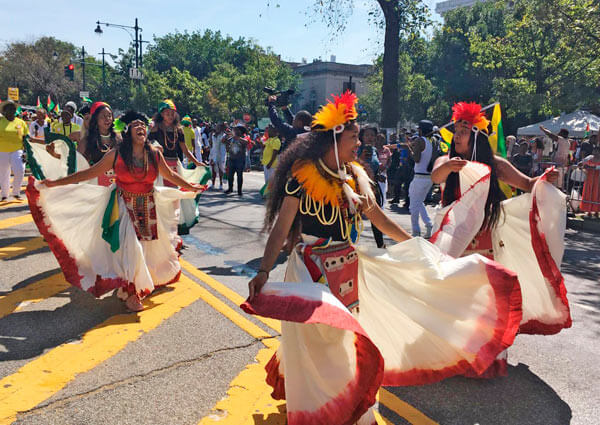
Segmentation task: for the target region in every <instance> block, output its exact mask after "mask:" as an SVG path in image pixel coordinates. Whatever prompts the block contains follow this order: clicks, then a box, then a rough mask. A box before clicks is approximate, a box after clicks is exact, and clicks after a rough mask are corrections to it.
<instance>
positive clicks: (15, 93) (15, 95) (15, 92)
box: [8, 87, 19, 102]
mask: <svg viewBox="0 0 600 425" xmlns="http://www.w3.org/2000/svg"><path fill="white" fill-rule="evenodd" d="M8 98H9V99H10V100H14V101H15V102H18V101H19V88H18V87H9V88H8Z"/></svg>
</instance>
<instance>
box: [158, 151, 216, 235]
mask: <svg viewBox="0 0 600 425" xmlns="http://www.w3.org/2000/svg"><path fill="white" fill-rule="evenodd" d="M176 171H177V174H179V175H180V176H181V177H183V179H184V180H185V181H186V182H188V183H193V184H202V185H203V184H206V183H207V182H208V180H210V178H211V171H210V169H209V168H208V167H196V168H194V169H193V170H189V169H187V168H183V166H182V165H181V161H177V170H176ZM157 185H158V186H163V179H162V177H161V176H158V178H157ZM199 200H200V194H198V195H196V196H195V197H194V198H191V199H182V200H181V201H180V205H179V209H180V215H179V226H178V233H179V234H180V235H187V234H188V233H190V229H191V228H192V227H194V226H195V225H196V224H197V223H198V220H199V217H200V212H199V211H198V202H199Z"/></svg>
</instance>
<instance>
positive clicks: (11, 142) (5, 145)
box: [0, 117, 29, 152]
mask: <svg viewBox="0 0 600 425" xmlns="http://www.w3.org/2000/svg"><path fill="white" fill-rule="evenodd" d="M27 134H29V129H28V128H27V123H25V121H23V120H22V119H21V118H16V117H15V119H14V120H12V121H9V120H7V119H6V118H5V117H0V152H15V151H18V150H19V149H23V137H25V136H27Z"/></svg>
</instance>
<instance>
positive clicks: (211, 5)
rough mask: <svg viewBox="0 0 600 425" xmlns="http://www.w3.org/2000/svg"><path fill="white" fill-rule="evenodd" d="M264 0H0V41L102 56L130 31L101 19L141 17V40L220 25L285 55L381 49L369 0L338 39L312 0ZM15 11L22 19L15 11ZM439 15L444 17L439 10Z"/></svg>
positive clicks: (367, 59)
mask: <svg viewBox="0 0 600 425" xmlns="http://www.w3.org/2000/svg"><path fill="white" fill-rule="evenodd" d="M425 2H426V3H427V4H428V5H430V6H433V5H435V3H436V1H434V0H426V1H425ZM267 3H268V0H247V1H243V0H212V1H206V0H200V1H194V0H192V1H189V2H183V3H182V2H169V1H165V0H160V1H159V0H144V1H141V0H129V1H114V0H105V1H102V2H90V1H85V2H78V1H73V0H71V1H65V0H55V1H51V2H49V1H39V0H34V1H33V2H28V7H27V8H26V9H27V11H25V10H24V8H23V5H22V4H21V3H20V2H18V1H14V0H0V10H2V11H3V15H4V16H7V17H11V18H9V19H4V20H3V21H4V22H3V23H2V25H1V26H0V46H2V47H3V46H5V45H6V43H10V42H12V41H33V40H35V39H36V38H38V37H40V36H42V35H52V36H54V37H56V38H59V39H61V40H66V41H70V42H72V43H73V44H75V45H76V46H82V45H83V46H85V49H86V51H87V52H88V53H89V54H92V55H95V56H96V57H97V58H98V59H99V58H100V57H99V55H98V53H99V52H100V51H101V50H102V48H105V50H106V51H107V52H110V53H117V50H118V48H119V47H121V48H124V47H126V46H127V44H128V43H129V42H130V40H131V38H130V36H129V35H128V34H127V33H126V32H125V31H124V30H121V29H117V28H104V27H103V30H104V34H102V35H101V36H97V35H96V34H95V33H94V28H95V27H96V21H97V20H100V21H102V22H111V23H116V24H122V25H131V26H133V24H134V18H135V17H137V18H138V19H139V25H140V27H142V28H143V33H142V34H143V39H144V40H152V38H153V36H154V35H156V36H161V35H164V34H167V33H170V32H174V31H176V30H177V31H180V32H183V31H186V30H187V31H188V32H192V31H198V30H199V31H202V32H203V31H204V30H205V29H212V30H220V31H221V32H223V33H225V34H229V35H231V36H233V37H234V38H237V37H240V36H242V37H245V38H252V39H254V40H256V41H257V42H258V43H259V44H260V45H262V46H263V47H269V46H270V47H271V48H272V49H273V50H274V51H275V52H276V53H277V54H280V55H281V57H282V59H284V60H289V61H300V60H301V59H302V58H306V59H307V60H308V61H309V62H310V61H312V59H314V58H318V57H322V59H323V60H329V57H330V55H336V57H337V61H338V62H345V63H371V61H372V59H373V58H374V57H375V56H376V55H377V54H378V53H379V52H380V51H382V39H383V34H382V33H381V32H380V31H377V30H376V29H375V28H374V27H373V26H372V25H370V24H369V22H368V15H367V14H368V7H367V6H365V3H370V1H365V0H356V2H355V10H354V14H353V16H352V18H351V20H350V22H349V24H348V29H347V30H346V33H345V34H343V35H342V36H339V37H337V38H336V39H335V40H334V41H333V42H331V41H330V37H329V33H328V30H327V27H326V26H325V25H324V24H323V23H321V22H320V21H318V19H311V18H310V17H309V16H307V15H306V14H305V10H309V8H310V6H311V5H312V4H313V3H314V0H271V1H270V3H272V4H273V3H279V4H280V7H275V6H273V5H271V6H267ZM372 3H375V2H374V1H372ZM184 5H185V9H184ZM23 13H25V15H23ZM434 15H435V13H434ZM17 16H20V17H21V19H14V18H16V17H17ZM434 17H436V18H437V19H439V17H438V16H437V15H435V16H434ZM23 18H25V21H23ZM311 21H312V22H311Z"/></svg>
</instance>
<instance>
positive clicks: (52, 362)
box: [0, 278, 206, 423]
mask: <svg viewBox="0 0 600 425" xmlns="http://www.w3.org/2000/svg"><path fill="white" fill-rule="evenodd" d="M199 288H200V287H199V286H198V285H197V284H196V283H195V282H193V281H191V280H190V279H187V278H182V279H181V280H180V281H179V282H178V283H176V284H175V285H173V289H172V291H164V292H160V293H158V294H156V295H154V296H152V297H151V299H150V300H149V301H148V303H152V308H148V309H146V310H144V311H142V312H140V313H138V314H119V315H116V316H113V317H111V318H110V319H108V320H106V321H105V322H103V323H101V324H100V325H98V326H96V327H94V328H92V329H91V330H89V331H87V332H86V333H85V334H84V335H83V336H82V338H81V341H78V343H76V344H72V343H65V344H62V345H60V346H58V347H56V348H54V349H52V350H50V351H48V352H47V353H45V354H43V355H41V356H39V357H38V358H36V359H35V360H33V361H31V362H29V363H27V364H26V365H25V366H23V367H22V368H21V369H19V370H18V371H17V372H16V373H14V374H12V375H9V376H7V377H5V378H3V379H2V380H0V423H10V422H12V421H14V420H15V419H16V415H17V414H18V413H19V412H24V411H27V410H29V409H32V408H34V407H35V406H37V405H38V404H40V403H42V402H43V401H44V400H47V399H48V398H50V397H52V396H53V395H54V394H56V393H57V392H58V391H60V390H61V389H62V388H63V387H64V386H65V385H67V384H68V383H69V382H70V381H72V380H73V379H74V378H75V377H76V376H77V375H78V374H80V373H83V372H86V371H88V370H91V369H93V368H94V367H95V366H97V365H98V364H100V363H102V362H103V361H105V360H107V359H108V358H110V357H112V356H114V355H115V354H117V353H118V352H119V351H121V350H122V349H123V348H125V346H126V345H127V344H128V343H130V342H132V341H135V340H137V339H138V338H140V336H142V335H143V334H144V333H146V332H149V331H151V330H152V329H154V328H156V327H157V326H158V325H160V324H161V323H162V322H163V321H164V320H166V319H167V318H168V317H170V316H172V315H174V314H175V313H177V312H178V311H180V310H181V309H182V308H184V307H187V306H188V305H190V304H191V303H193V302H194V301H196V300H197V299H199V298H201V297H202V296H203V295H204V293H203V291H201V290H200V289H199ZM204 291H206V290H204Z"/></svg>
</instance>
